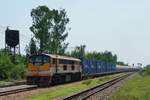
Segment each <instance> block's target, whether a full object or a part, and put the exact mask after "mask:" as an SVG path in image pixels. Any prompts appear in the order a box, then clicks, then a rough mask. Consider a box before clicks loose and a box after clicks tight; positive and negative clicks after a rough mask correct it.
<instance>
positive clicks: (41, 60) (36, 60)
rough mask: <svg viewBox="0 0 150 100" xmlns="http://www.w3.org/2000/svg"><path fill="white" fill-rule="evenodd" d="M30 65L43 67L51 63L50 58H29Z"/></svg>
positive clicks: (42, 56)
mask: <svg viewBox="0 0 150 100" xmlns="http://www.w3.org/2000/svg"><path fill="white" fill-rule="evenodd" d="M29 63H32V64H33V65H37V66H41V65H44V64H46V63H49V57H48V56H45V55H34V56H31V57H30V58H29Z"/></svg>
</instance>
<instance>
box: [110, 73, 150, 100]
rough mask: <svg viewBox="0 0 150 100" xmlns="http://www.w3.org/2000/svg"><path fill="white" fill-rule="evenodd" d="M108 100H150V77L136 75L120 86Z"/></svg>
mask: <svg viewBox="0 0 150 100" xmlns="http://www.w3.org/2000/svg"><path fill="white" fill-rule="evenodd" d="M110 100H150V75H140V74H138V75H137V76H135V78H133V79H131V80H129V81H128V82H127V83H126V84H125V85H124V86H122V87H121V88H120V89H119V90H118V91H117V92H116V94H115V95H114V96H113V97H112V98H110Z"/></svg>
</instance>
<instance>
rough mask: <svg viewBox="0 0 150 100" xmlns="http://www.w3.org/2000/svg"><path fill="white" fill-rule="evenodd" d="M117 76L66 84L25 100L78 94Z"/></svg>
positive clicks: (42, 99) (48, 98) (49, 98)
mask: <svg viewBox="0 0 150 100" xmlns="http://www.w3.org/2000/svg"><path fill="white" fill-rule="evenodd" d="M118 75H121V74H116V75H110V76H105V77H101V78H95V79H89V80H84V81H82V82H77V83H73V84H68V85H61V86H58V87H56V89H51V90H49V91H48V92H43V93H40V94H35V95H33V96H30V97H27V98H26V99H25V100H51V99H54V98H58V97H62V96H66V95H70V94H72V93H75V92H79V91H82V90H84V89H87V88H90V87H93V86H96V85H98V84H100V83H103V82H106V81H108V80H110V79H112V78H115V77H117V76H118Z"/></svg>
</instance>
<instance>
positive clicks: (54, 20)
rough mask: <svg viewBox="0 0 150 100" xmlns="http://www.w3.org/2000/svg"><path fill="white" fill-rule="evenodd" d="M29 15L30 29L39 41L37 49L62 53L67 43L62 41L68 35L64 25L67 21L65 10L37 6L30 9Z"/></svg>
mask: <svg viewBox="0 0 150 100" xmlns="http://www.w3.org/2000/svg"><path fill="white" fill-rule="evenodd" d="M31 17H32V19H33V24H32V26H31V27H30V30H31V32H33V34H34V36H35V38H36V39H37V40H38V41H39V50H40V51H41V52H43V51H48V52H49V53H55V54H63V53H64V52H65V49H66V48H67V46H68V43H65V42H64V41H65V39H66V38H67V36H68V30H67V27H66V25H67V24H68V22H69V18H68V17H67V15H66V11H65V10H64V9H61V10H56V9H52V10H51V9H49V8H48V7H47V6H38V7H37V8H35V9H32V11H31Z"/></svg>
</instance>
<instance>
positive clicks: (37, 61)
mask: <svg viewBox="0 0 150 100" xmlns="http://www.w3.org/2000/svg"><path fill="white" fill-rule="evenodd" d="M80 79H81V65H80V60H79V59H76V58H72V57H65V56H59V55H52V54H37V55H32V56H30V57H29V62H28V71H27V84H30V85H51V84H59V83H65V82H71V81H77V80H80Z"/></svg>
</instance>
